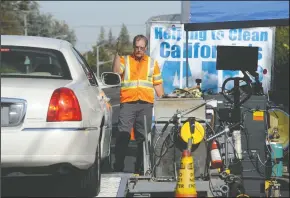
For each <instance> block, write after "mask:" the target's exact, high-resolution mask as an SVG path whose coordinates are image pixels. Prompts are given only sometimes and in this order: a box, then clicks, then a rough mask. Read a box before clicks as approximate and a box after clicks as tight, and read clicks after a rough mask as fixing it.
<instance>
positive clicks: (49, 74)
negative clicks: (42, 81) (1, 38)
mask: <svg viewBox="0 0 290 198" xmlns="http://www.w3.org/2000/svg"><path fill="white" fill-rule="evenodd" d="M0 63H1V65H0V72H1V77H13V78H17V77H19V78H46V79H47V78H48V79H49V78H52V79H55V78H56V79H65V80H71V79H72V78H71V74H70V71H69V67H68V65H67V62H66V60H65V58H64V56H63V54H62V53H61V52H60V51H58V50H52V49H44V48H35V47H19V46H5V45H4V46H3V45H2V46H1V58H0Z"/></svg>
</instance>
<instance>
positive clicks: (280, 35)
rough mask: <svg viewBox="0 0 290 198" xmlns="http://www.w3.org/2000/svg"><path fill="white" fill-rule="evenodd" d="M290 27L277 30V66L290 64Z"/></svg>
mask: <svg viewBox="0 0 290 198" xmlns="http://www.w3.org/2000/svg"><path fill="white" fill-rule="evenodd" d="M287 46H289V26H287V27H277V28H276V41H275V66H277V67H279V66H281V65H285V64H287V65H288V63H289V47H288V48H287Z"/></svg>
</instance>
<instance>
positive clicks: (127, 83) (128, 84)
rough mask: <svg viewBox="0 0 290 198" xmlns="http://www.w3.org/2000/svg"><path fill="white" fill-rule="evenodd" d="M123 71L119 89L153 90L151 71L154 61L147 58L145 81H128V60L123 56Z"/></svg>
mask: <svg viewBox="0 0 290 198" xmlns="http://www.w3.org/2000/svg"><path fill="white" fill-rule="evenodd" d="M124 59H125V71H124V80H123V82H121V89H130V88H137V87H143V88H153V71H154V60H153V59H151V58H150V57H148V70H147V80H130V58H129V56H125V57H124Z"/></svg>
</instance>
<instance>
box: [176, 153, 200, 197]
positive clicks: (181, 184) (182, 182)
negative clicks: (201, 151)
mask: <svg viewBox="0 0 290 198" xmlns="http://www.w3.org/2000/svg"><path fill="white" fill-rule="evenodd" d="M194 179H195V178H194V162H193V156H192V155H191V151H190V150H184V151H183V152H182V158H181V164H180V169H179V174H178V181H177V185H176V189H175V197H197V192H196V186H195V181H194Z"/></svg>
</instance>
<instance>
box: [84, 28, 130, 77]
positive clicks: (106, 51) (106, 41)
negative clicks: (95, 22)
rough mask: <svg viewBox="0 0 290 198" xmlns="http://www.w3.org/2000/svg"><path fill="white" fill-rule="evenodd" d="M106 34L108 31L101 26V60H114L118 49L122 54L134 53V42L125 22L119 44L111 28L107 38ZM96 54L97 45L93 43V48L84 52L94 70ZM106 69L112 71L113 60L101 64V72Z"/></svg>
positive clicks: (99, 43) (99, 42) (99, 38)
mask: <svg viewBox="0 0 290 198" xmlns="http://www.w3.org/2000/svg"><path fill="white" fill-rule="evenodd" d="M105 35H106V31H105V29H104V28H103V27H101V28H100V33H99V37H98V45H102V46H100V47H99V56H100V57H99V61H102V62H106V61H110V60H113V58H114V56H115V53H116V51H117V49H118V51H119V53H120V54H122V55H128V54H131V53H132V50H133V48H132V45H133V44H132V42H131V41H130V35H129V32H128V29H127V27H126V26H125V25H124V24H123V25H122V27H121V30H120V33H119V36H118V39H119V44H118V46H117V45H116V44H117V39H116V38H115V37H114V36H113V34H112V30H111V29H110V30H109V32H108V35H107V38H106V36H105ZM96 54H97V53H96V45H93V46H92V49H91V50H90V51H88V52H86V53H85V54H84V57H85V58H86V59H87V62H88V64H89V65H90V66H91V67H92V69H93V70H94V71H96ZM106 71H112V62H109V63H106V64H103V65H100V74H101V73H102V72H106Z"/></svg>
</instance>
